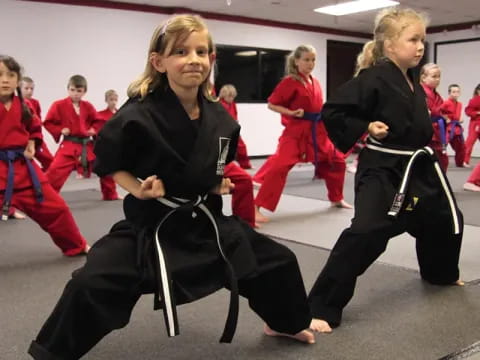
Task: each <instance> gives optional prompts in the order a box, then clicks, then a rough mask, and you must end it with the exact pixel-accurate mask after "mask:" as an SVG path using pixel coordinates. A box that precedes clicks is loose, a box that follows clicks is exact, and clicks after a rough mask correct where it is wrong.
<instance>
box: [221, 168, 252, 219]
mask: <svg viewBox="0 0 480 360" xmlns="http://www.w3.org/2000/svg"><path fill="white" fill-rule="evenodd" d="M223 177H225V178H229V179H230V181H231V182H232V183H234V184H235V188H234V189H233V191H232V213H233V215H237V216H238V217H239V218H240V219H242V220H244V221H245V222H246V223H248V224H249V225H250V226H252V227H254V226H255V203H254V201H253V183H252V177H251V176H250V175H249V174H248V173H247V172H246V171H245V170H243V169H242V168H241V167H240V166H238V165H237V164H236V163H235V162H231V163H229V164H227V165H225V169H224V174H223Z"/></svg>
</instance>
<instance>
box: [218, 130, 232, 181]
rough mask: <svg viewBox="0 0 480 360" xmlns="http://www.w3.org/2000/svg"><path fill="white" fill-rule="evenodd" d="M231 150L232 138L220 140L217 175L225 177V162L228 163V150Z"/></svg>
mask: <svg viewBox="0 0 480 360" xmlns="http://www.w3.org/2000/svg"><path fill="white" fill-rule="evenodd" d="M229 148H230V138H227V137H219V138H218V161H217V172H216V174H217V175H223V173H224V170H225V162H226V161H227V155H228V150H229Z"/></svg>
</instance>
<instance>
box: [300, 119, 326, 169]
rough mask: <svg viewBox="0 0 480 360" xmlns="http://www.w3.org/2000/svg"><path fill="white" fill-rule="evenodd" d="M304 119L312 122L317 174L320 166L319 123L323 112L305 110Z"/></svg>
mask: <svg viewBox="0 0 480 360" xmlns="http://www.w3.org/2000/svg"><path fill="white" fill-rule="evenodd" d="M302 119H303V120H308V121H311V122H312V141H313V156H314V159H315V160H314V161H315V163H314V164H313V165H315V174H317V167H318V144H317V124H318V123H319V122H320V121H322V113H320V112H317V113H314V112H308V111H305V112H304V113H303V117H302Z"/></svg>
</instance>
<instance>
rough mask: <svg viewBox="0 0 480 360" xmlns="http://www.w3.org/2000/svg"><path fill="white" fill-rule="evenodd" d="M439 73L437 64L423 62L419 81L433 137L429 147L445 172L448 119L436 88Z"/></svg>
mask: <svg viewBox="0 0 480 360" xmlns="http://www.w3.org/2000/svg"><path fill="white" fill-rule="evenodd" d="M440 75H441V73H440V67H439V66H438V65H437V64H433V63H428V64H425V65H423V67H422V70H421V72H420V83H421V84H422V87H423V90H424V91H425V95H426V100H427V106H428V111H429V113H430V119H431V120H432V126H433V137H432V141H431V142H430V147H431V148H432V149H433V150H434V151H435V154H437V157H438V160H439V162H440V166H441V168H442V169H443V171H445V172H447V169H448V156H447V123H448V121H449V120H448V119H447V118H445V117H443V116H442V112H441V108H442V105H443V99H442V97H441V96H440V94H439V93H438V92H437V90H436V89H437V87H438V85H440Z"/></svg>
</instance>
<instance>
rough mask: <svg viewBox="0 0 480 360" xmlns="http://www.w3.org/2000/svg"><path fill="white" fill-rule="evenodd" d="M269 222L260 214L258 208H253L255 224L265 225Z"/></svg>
mask: <svg viewBox="0 0 480 360" xmlns="http://www.w3.org/2000/svg"><path fill="white" fill-rule="evenodd" d="M269 221H270V219H269V218H268V217H266V216H265V215H263V214H262V213H261V212H260V208H259V207H258V206H255V222H259V223H266V222H269Z"/></svg>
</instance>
